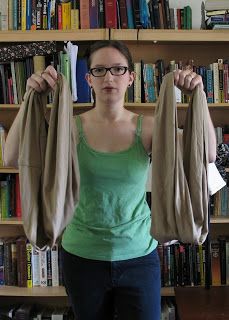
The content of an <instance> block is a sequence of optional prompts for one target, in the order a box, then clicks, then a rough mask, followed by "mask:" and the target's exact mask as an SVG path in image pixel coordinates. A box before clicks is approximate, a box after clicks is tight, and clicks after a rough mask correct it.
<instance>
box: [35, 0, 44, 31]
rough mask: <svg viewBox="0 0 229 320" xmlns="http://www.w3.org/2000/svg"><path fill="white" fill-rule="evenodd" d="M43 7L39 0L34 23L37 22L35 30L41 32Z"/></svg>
mask: <svg viewBox="0 0 229 320" xmlns="http://www.w3.org/2000/svg"><path fill="white" fill-rule="evenodd" d="M42 7H43V5H42V2H41V1H40V0H38V1H37V15H36V21H37V30H41V29H42V26H43V21H42V18H43V9H42Z"/></svg>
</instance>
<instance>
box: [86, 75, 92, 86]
mask: <svg viewBox="0 0 229 320" xmlns="http://www.w3.org/2000/svg"><path fill="white" fill-rule="evenodd" d="M85 80H86V81H87V83H88V85H89V87H92V84H91V76H90V74H89V73H86V74H85Z"/></svg>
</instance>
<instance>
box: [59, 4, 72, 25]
mask: <svg viewBox="0 0 229 320" xmlns="http://www.w3.org/2000/svg"><path fill="white" fill-rule="evenodd" d="M61 6H62V29H63V30H70V29H71V2H63V3H61Z"/></svg>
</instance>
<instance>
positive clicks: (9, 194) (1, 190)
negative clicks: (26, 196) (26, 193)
mask: <svg viewBox="0 0 229 320" xmlns="http://www.w3.org/2000/svg"><path fill="white" fill-rule="evenodd" d="M21 216H22V212H21V198H20V185H19V174H18V173H17V174H3V173H2V174H0V220H1V219H7V218H21Z"/></svg>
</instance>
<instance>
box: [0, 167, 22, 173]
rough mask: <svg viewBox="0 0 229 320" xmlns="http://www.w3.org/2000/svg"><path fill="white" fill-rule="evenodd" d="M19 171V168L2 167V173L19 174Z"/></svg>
mask: <svg viewBox="0 0 229 320" xmlns="http://www.w3.org/2000/svg"><path fill="white" fill-rule="evenodd" d="M18 172H19V170H18V169H17V168H11V167H0V173H18Z"/></svg>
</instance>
